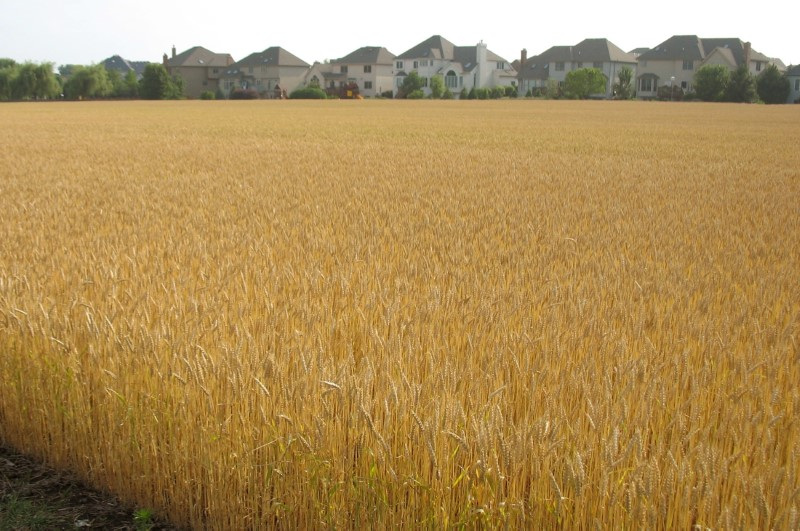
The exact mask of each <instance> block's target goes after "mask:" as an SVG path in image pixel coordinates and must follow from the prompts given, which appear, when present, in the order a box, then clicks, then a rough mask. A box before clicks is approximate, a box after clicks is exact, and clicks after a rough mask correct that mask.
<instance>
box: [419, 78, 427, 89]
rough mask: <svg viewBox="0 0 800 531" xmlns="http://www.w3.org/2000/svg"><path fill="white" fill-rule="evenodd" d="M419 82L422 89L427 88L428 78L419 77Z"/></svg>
mask: <svg viewBox="0 0 800 531" xmlns="http://www.w3.org/2000/svg"><path fill="white" fill-rule="evenodd" d="M420 80H421V81H422V86H423V87H427V86H428V78H427V77H421V78H420Z"/></svg>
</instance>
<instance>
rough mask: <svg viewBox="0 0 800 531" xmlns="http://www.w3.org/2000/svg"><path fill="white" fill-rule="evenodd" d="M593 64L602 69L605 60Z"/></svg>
mask: <svg viewBox="0 0 800 531" xmlns="http://www.w3.org/2000/svg"><path fill="white" fill-rule="evenodd" d="M592 66H593V67H594V68H599V69H600V70H602V69H603V61H595V62H594V64H592Z"/></svg>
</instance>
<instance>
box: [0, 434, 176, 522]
mask: <svg viewBox="0 0 800 531" xmlns="http://www.w3.org/2000/svg"><path fill="white" fill-rule="evenodd" d="M135 513H136V508H133V507H128V506H126V505H123V504H122V503H120V501H119V500H117V499H116V498H114V497H113V496H110V495H108V494H104V493H101V492H98V491H97V490H94V489H92V488H89V487H87V486H86V485H84V484H82V483H81V482H80V481H78V480H77V479H76V478H75V477H74V476H73V475H71V474H69V473H67V472H60V471H58V470H54V469H52V468H50V467H47V466H45V465H43V464H41V463H39V462H37V461H35V460H33V459H31V458H29V457H27V456H25V455H22V454H20V453H18V452H15V451H13V450H11V449H10V448H5V447H3V446H0V528H2V529H113V530H120V531H122V530H144V529H153V530H156V529H158V530H167V529H170V530H171V529H175V528H174V527H171V526H168V525H166V524H164V523H163V522H160V521H157V520H156V519H155V518H154V517H150V516H149V515H146V514H144V513H139V515H138V518H137V516H136V515H135Z"/></svg>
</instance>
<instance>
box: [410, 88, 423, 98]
mask: <svg viewBox="0 0 800 531" xmlns="http://www.w3.org/2000/svg"><path fill="white" fill-rule="evenodd" d="M424 97H425V93H424V92H422V89H417V90H412V91H411V92H409V93H408V96H406V98H407V99H409V100H421V99H423V98H424Z"/></svg>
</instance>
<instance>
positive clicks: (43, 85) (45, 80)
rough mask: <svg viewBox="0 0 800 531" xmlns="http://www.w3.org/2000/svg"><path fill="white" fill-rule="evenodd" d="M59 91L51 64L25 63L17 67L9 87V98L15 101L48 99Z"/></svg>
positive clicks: (59, 87)
mask: <svg viewBox="0 0 800 531" xmlns="http://www.w3.org/2000/svg"><path fill="white" fill-rule="evenodd" d="M60 91H61V85H59V83H58V80H57V79H56V76H55V74H54V73H53V64H52V63H42V64H39V65H37V64H34V63H25V64H23V65H20V66H18V67H17V72H16V75H15V76H14V80H13V83H12V85H11V96H12V98H13V99H17V100H29V99H37V100H38V99H50V98H55V97H56V96H58V94H59V92H60Z"/></svg>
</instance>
